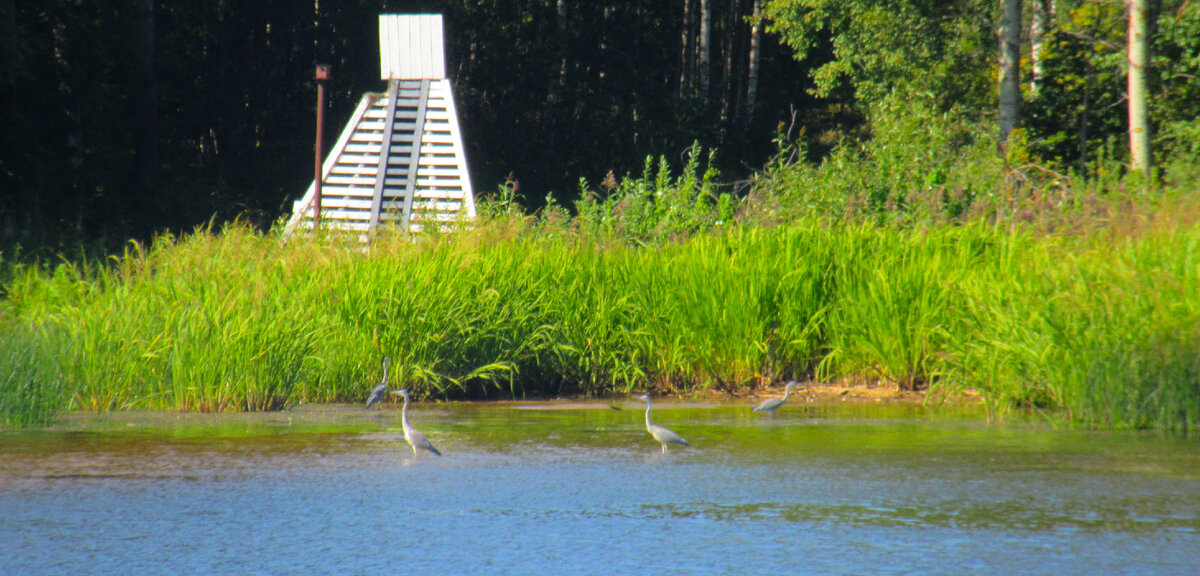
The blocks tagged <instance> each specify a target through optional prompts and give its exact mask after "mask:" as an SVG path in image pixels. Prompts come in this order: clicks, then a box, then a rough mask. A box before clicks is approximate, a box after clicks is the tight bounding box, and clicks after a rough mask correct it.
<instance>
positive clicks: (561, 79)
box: [546, 0, 570, 107]
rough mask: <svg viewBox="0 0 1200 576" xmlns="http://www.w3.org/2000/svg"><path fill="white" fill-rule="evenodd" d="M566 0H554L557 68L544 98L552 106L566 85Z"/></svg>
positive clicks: (567, 37)
mask: <svg viewBox="0 0 1200 576" xmlns="http://www.w3.org/2000/svg"><path fill="white" fill-rule="evenodd" d="M566 16H568V14H566V0H556V1H554V25H556V29H554V32H556V36H557V43H558V70H557V71H556V73H552V78H551V80H550V90H547V91H546V100H547V101H548V102H550V106H551V107H554V104H557V103H558V101H559V100H560V98H562V96H563V89H564V88H565V86H566V62H568V49H569V44H570V37H569V36H568V28H566V23H568V20H566Z"/></svg>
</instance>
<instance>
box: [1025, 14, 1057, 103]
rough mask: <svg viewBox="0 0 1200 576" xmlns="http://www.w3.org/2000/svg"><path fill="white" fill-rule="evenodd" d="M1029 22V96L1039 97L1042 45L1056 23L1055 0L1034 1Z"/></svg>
mask: <svg viewBox="0 0 1200 576" xmlns="http://www.w3.org/2000/svg"><path fill="white" fill-rule="evenodd" d="M1030 9H1031V10H1032V12H1033V13H1032V14H1030V21H1029V67H1030V78H1029V94H1030V95H1031V96H1035V97H1036V96H1037V93H1038V83H1040V82H1041V81H1042V45H1043V43H1044V41H1045V38H1046V30H1048V29H1049V28H1050V27H1051V26H1053V23H1054V0H1033V5H1032V6H1030Z"/></svg>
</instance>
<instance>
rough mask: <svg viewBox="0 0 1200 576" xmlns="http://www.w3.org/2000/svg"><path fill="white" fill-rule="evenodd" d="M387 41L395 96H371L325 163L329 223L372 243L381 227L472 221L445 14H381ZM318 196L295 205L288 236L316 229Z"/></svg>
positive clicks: (382, 40)
mask: <svg viewBox="0 0 1200 576" xmlns="http://www.w3.org/2000/svg"><path fill="white" fill-rule="evenodd" d="M379 44H380V70H381V73H382V75H383V76H384V78H383V79H384V80H387V81H388V92H387V93H386V94H379V93H371V94H367V95H365V96H363V99H362V101H361V102H359V104H358V108H357V109H356V110H355V111H354V115H353V116H352V117H351V118H350V121H349V122H348V123H347V124H346V128H345V129H344V130H343V131H342V134H341V136H340V137H339V138H338V141H337V143H336V144H335V145H334V147H333V149H332V150H331V151H330V153H329V156H328V157H327V158H326V159H325V162H324V173H325V177H324V178H323V179H322V183H321V218H322V226H329V227H331V228H336V229H342V230H353V231H359V232H363V233H365V234H366V235H365V236H364V238H369V237H370V235H371V234H373V233H374V232H375V230H376V229H377V228H378V227H379V226H380V225H384V226H386V225H389V224H390V225H396V226H399V227H400V229H404V228H405V227H407V229H408V230H411V231H414V232H418V231H420V230H421V229H422V228H423V227H424V226H426V225H429V224H430V223H434V222H438V223H448V222H452V221H455V220H458V219H460V218H463V217H467V218H471V217H474V216H475V199H474V194H473V192H472V189H471V179H470V176H469V175H468V173H467V163H466V155H465V154H464V152H463V144H462V136H461V132H460V130H459V127H458V114H457V112H456V111H455V108H454V94H453V92H452V91H451V87H450V81H449V80H448V79H446V78H445V74H444V68H445V63H444V60H443V56H442V18H441V16H440V15H393V14H384V15H380V17H379ZM402 75H408V76H402ZM314 196H315V185H309V188H308V191H307V192H306V193H305V195H304V197H303V198H302V199H300V200H298V201H296V202H295V203H294V205H293V209H292V217H291V219H290V220H289V221H288V223H287V226H286V228H285V234H286V235H291V234H292V233H293V232H294V231H295V230H296V229H297V228H306V229H311V228H312V225H313V218H312V211H313V203H314V200H315V198H314Z"/></svg>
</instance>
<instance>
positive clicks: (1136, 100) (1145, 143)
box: [1128, 0, 1151, 175]
mask: <svg viewBox="0 0 1200 576" xmlns="http://www.w3.org/2000/svg"><path fill="white" fill-rule="evenodd" d="M1149 31H1150V30H1149V24H1148V18H1147V13H1146V0H1129V73H1128V78H1129V157H1130V162H1131V163H1132V164H1133V170H1134V171H1137V172H1141V173H1142V174H1143V175H1149V174H1150V163H1151V154H1150V126H1149V116H1150V112H1149V106H1148V104H1147V101H1146V73H1147V72H1148V69H1147V67H1148V64H1149V61H1150V60H1149V52H1150V34H1149Z"/></svg>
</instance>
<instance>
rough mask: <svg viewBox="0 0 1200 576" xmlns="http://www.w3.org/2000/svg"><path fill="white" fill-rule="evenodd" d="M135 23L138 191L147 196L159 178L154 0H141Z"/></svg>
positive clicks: (143, 196)
mask: <svg viewBox="0 0 1200 576" xmlns="http://www.w3.org/2000/svg"><path fill="white" fill-rule="evenodd" d="M138 12H139V13H138V15H137V19H136V23H135V26H136V28H135V30H136V37H135V40H134V42H135V43H136V46H135V51H134V59H135V61H136V62H137V106H138V108H137V127H136V130H137V132H136V134H135V136H136V137H135V140H134V141H135V142H136V144H135V146H136V151H135V154H136V161H137V177H138V191H137V193H138V194H140V195H141V196H142V199H143V200H144V199H146V198H147V197H148V196H150V195H151V194H152V191H153V189H154V185H155V183H156V182H157V181H158V96H157V94H156V93H155V87H154V60H155V48H154V0H139V1H138Z"/></svg>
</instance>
